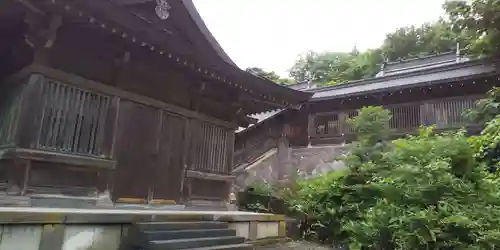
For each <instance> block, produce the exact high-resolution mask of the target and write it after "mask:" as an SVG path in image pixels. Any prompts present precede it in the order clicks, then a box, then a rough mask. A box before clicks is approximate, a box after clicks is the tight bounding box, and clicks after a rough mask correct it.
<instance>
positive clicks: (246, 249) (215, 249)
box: [186, 244, 305, 250]
mask: <svg viewBox="0 0 500 250" xmlns="http://www.w3.org/2000/svg"><path fill="white" fill-rule="evenodd" d="M251 249H253V246H252V245H250V244H234V245H224V246H212V247H200V248H189V249H186V250H251ZM304 250H305V249H304Z"/></svg>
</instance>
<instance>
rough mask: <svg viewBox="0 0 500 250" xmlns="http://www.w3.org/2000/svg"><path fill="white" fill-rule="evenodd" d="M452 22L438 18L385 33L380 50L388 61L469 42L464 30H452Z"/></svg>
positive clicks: (448, 49) (448, 48)
mask: <svg viewBox="0 0 500 250" xmlns="http://www.w3.org/2000/svg"><path fill="white" fill-rule="evenodd" d="M452 27H453V25H452V23H450V22H448V21H445V20H444V19H440V20H439V21H437V22H433V23H425V24H423V25H421V26H418V27H416V26H409V27H402V28H399V29H397V30H396V31H394V32H392V33H389V34H387V35H386V38H385V40H384V44H383V45H382V47H381V52H382V54H383V55H384V57H385V58H386V59H388V60H389V61H395V60H399V59H405V58H410V57H416V56H422V55H429V54H437V53H443V52H449V51H451V50H453V49H455V48H456V45H457V43H458V44H459V45H460V46H461V47H462V48H464V47H467V46H468V45H469V44H470V40H471V37H470V36H467V35H465V32H462V31H458V32H457V31H456V30H453V28H452Z"/></svg>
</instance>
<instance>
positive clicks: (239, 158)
mask: <svg viewBox="0 0 500 250" xmlns="http://www.w3.org/2000/svg"><path fill="white" fill-rule="evenodd" d="M276 147H277V142H276V140H275V139H273V138H264V139H263V140H258V141H253V142H252V143H251V144H248V145H247V146H246V147H244V148H241V149H239V150H237V151H236V152H234V161H233V168H236V167H238V166H240V165H241V164H243V163H245V162H252V161H254V160H255V159H257V158H259V157H260V156H261V155H262V154H264V153H266V152H267V151H269V150H271V149H273V148H276Z"/></svg>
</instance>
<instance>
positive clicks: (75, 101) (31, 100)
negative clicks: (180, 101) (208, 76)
mask: <svg viewBox="0 0 500 250" xmlns="http://www.w3.org/2000/svg"><path fill="white" fill-rule="evenodd" d="M23 79H24V78H23ZM26 79H27V80H25V81H24V82H23V84H19V86H22V88H21V90H22V92H21V91H20V93H22V94H19V95H12V96H17V97H16V98H17V99H16V98H14V99H2V103H1V105H0V114H1V117H2V118H4V117H5V118H4V119H2V120H0V144H5V143H8V142H10V141H14V142H18V145H14V146H13V147H14V148H17V149H16V150H18V149H22V150H24V149H28V150H34V151H36V152H37V154H40V153H42V154H46V155H47V157H46V158H47V159H45V160H44V161H43V163H36V164H35V163H34V164H35V165H33V166H34V167H30V168H29V169H28V170H27V173H28V174H26V177H25V178H26V179H27V180H26V181H27V184H26V185H25V186H26V190H27V191H28V192H29V193H30V194H31V193H36V192H45V193H58V192H67V193H72V194H76V193H79V192H80V191H77V190H78V189H79V188H80V187H82V188H83V187H84V188H83V189H84V190H85V191H84V192H83V193H87V194H89V193H93V192H94V191H91V190H98V191H99V192H101V191H103V190H105V189H109V190H111V193H112V197H113V199H114V200H115V201H116V200H120V199H123V198H125V199H127V198H133V199H136V200H137V199H138V200H141V201H143V202H153V201H154V202H156V201H158V200H160V201H165V200H166V201H171V202H181V201H182V193H183V192H185V191H184V190H183V186H184V185H183V183H184V180H185V178H187V176H186V171H189V170H194V171H197V173H201V175H197V176H195V177H193V176H190V177H189V178H190V181H189V183H198V184H195V185H196V186H190V187H189V188H190V189H192V190H195V191H196V190H206V189H208V190H210V189H214V190H215V189H217V190H219V191H217V192H212V193H211V194H210V195H208V196H209V197H206V198H212V199H223V198H226V196H227V194H225V192H226V191H228V189H227V187H228V185H227V181H226V180H214V179H213V176H212V175H213V174H216V175H218V176H230V170H231V166H232V155H233V148H234V131H233V129H232V128H231V127H227V126H224V124H225V123H224V122H221V123H213V122H211V121H207V120H201V119H198V118H197V117H196V116H185V115H184V114H178V113H174V112H171V109H168V110H165V109H163V108H161V107H162V106H161V105H160V106H158V105H148V104H144V103H141V102H136V101H135V100H130V99H128V98H127V97H128V96H125V97H124V96H121V95H119V94H120V93H121V92H116V93H115V94H113V93H111V92H106V93H104V92H100V91H98V90H95V88H86V87H85V86H84V85H74V84H73V82H72V81H71V79H68V80H55V79H53V78H50V77H48V76H45V75H42V74H40V73H34V74H31V73H30V74H28V77H27V78H26ZM93 84H94V85H95V84H97V83H95V82H94V83H93ZM9 93H14V92H12V91H10V92H9ZM18 116H19V117H18ZM16 124H18V126H16ZM221 124H222V125H221ZM15 130H18V131H19V133H17V134H18V135H19V136H17V137H16V136H15V135H16V133H14V132H13V131H15ZM7 136H9V137H7ZM18 151H19V150H18ZM23 152H24V151H23ZM43 152H46V153H43ZM54 154H57V155H58V157H60V158H61V156H62V157H66V156H68V155H73V156H74V158H77V157H86V158H85V159H90V158H92V159H95V160H99V161H100V160H102V161H111V162H114V163H115V165H116V168H115V169H114V170H113V171H111V172H109V171H103V170H102V169H99V167H98V166H97V165H93V164H92V161H88V160H87V161H82V162H86V163H85V164H88V163H89V162H90V163H91V164H90V165H89V166H87V165H85V164H84V165H85V166H83V165H82V164H83V163H82V164H80V165H78V166H77V165H75V164H72V163H71V161H67V160H66V159H64V161H63V160H59V161H53V159H52V158H51V157H52V156H53V155H54ZM29 161H39V160H38V159H29V160H28V162H29ZM50 165H54V166H56V167H54V169H49V166H50ZM26 166H31V164H27V165H26ZM59 172H60V173H61V174H62V173H64V176H68V177H67V179H68V180H70V181H69V182H68V181H65V182H61V181H56V179H54V178H57V176H58V174H57V173H59ZM205 174H206V175H205ZM79 175H81V176H86V177H85V181H84V183H83V182H82V183H80V182H78V181H73V179H74V178H77V177H76V176H79ZM207 176H208V177H207ZM70 177H71V178H70ZM217 178H220V177H217ZM82 181H83V179H82ZM72 182H74V183H75V187H71V183H72ZM51 183H52V184H51ZM78 183H80V184H78ZM77 184H78V185H77ZM205 184H206V185H209V186H206V185H205ZM199 185H201V186H199ZM70 190H71V191H70ZM185 193H189V194H190V192H187V191H186V192H185ZM193 196H200V193H199V192H198V194H193ZM203 196H205V195H203ZM190 198H192V197H188V199H190Z"/></svg>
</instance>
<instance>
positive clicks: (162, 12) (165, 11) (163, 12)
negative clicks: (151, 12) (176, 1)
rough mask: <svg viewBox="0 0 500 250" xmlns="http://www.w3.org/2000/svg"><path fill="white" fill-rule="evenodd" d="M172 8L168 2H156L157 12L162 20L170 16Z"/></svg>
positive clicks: (159, 0)
mask: <svg viewBox="0 0 500 250" xmlns="http://www.w3.org/2000/svg"><path fill="white" fill-rule="evenodd" d="M170 8H172V7H171V6H170V4H168V2H167V0H156V7H155V12H156V15H158V17H159V18H160V19H161V20H165V19H167V18H168V17H169V16H170Z"/></svg>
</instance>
